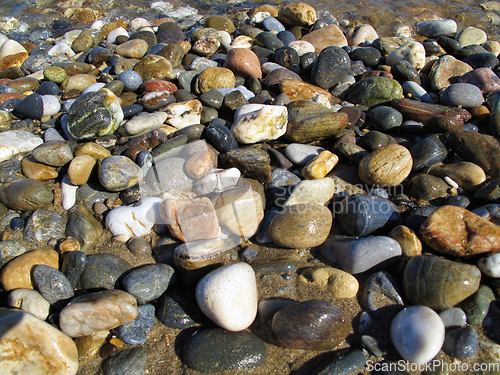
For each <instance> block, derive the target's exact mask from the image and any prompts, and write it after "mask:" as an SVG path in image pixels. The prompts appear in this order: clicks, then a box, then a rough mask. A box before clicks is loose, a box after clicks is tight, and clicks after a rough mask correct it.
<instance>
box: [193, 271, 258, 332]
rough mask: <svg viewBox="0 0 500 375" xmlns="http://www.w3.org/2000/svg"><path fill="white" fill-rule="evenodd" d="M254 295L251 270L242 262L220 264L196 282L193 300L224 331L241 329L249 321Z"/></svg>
mask: <svg viewBox="0 0 500 375" xmlns="http://www.w3.org/2000/svg"><path fill="white" fill-rule="evenodd" d="M257 298H258V297H257V283H256V280H255V272H254V271H253V268H252V267H251V266H249V265H248V264H246V263H234V264H229V265H226V266H222V267H220V268H218V269H216V270H214V271H212V272H210V273H209V274H207V275H205V276H204V277H202V279H201V280H200V281H199V282H198V285H197V286H196V301H197V302H198V305H199V306H200V308H201V310H202V311H203V313H204V314H205V315H206V316H208V317H209V318H210V319H211V320H212V321H213V322H215V323H216V324H217V325H219V326H220V327H221V328H224V329H226V330H228V331H235V332H236V331H242V330H244V329H246V328H248V327H249V326H250V325H251V324H252V323H253V321H254V319H255V316H256V315H257Z"/></svg>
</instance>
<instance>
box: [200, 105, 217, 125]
mask: <svg viewBox="0 0 500 375" xmlns="http://www.w3.org/2000/svg"><path fill="white" fill-rule="evenodd" d="M218 117H219V112H217V110H216V109H215V108H210V107H203V108H202V111H201V117H200V122H201V123H202V124H208V123H210V121H212V120H214V119H216V118H218Z"/></svg>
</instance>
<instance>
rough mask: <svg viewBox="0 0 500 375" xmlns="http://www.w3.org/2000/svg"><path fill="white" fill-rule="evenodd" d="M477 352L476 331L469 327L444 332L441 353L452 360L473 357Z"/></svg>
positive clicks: (477, 338)
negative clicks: (447, 355)
mask: <svg viewBox="0 0 500 375" xmlns="http://www.w3.org/2000/svg"><path fill="white" fill-rule="evenodd" d="M478 350H479V337H478V334H477V331H476V330H475V329H474V328H473V327H470V326H467V327H461V328H457V329H454V330H452V331H448V332H446V336H445V340H444V344H443V351H444V352H445V353H447V354H449V355H450V356H452V357H454V358H459V359H465V358H472V357H474V356H475V355H476V354H477V352H478Z"/></svg>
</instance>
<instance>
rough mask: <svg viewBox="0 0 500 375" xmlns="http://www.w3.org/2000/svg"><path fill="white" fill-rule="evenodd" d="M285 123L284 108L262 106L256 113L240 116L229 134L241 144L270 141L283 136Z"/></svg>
mask: <svg viewBox="0 0 500 375" xmlns="http://www.w3.org/2000/svg"><path fill="white" fill-rule="evenodd" d="M287 123H288V110H287V108H286V107H284V106H275V105H264V106H263V107H262V108H261V109H260V110H258V111H254V112H250V113H247V114H244V115H242V116H240V117H239V118H238V119H237V120H236V121H235V122H234V123H233V126H232V127H231V132H232V133H233V135H234V137H235V138H236V140H237V141H238V142H240V143H243V144H252V143H257V142H261V141H272V140H275V139H278V138H279V137H281V136H282V135H283V134H285V132H286V126H287Z"/></svg>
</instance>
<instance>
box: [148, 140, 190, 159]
mask: <svg viewBox="0 0 500 375" xmlns="http://www.w3.org/2000/svg"><path fill="white" fill-rule="evenodd" d="M187 142H188V137H187V136H186V135H184V134H180V135H178V136H176V137H174V138H171V139H169V140H168V141H165V142H163V143H161V144H160V145H158V146H156V147H155V148H153V149H152V150H151V155H153V158H156V157H160V156H161V155H162V154H164V153H166V152H167V151H170V150H173V149H174V148H178V147H181V146H184V145H185V144H186V143H187Z"/></svg>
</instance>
